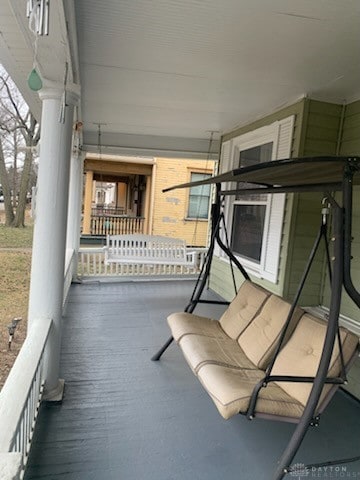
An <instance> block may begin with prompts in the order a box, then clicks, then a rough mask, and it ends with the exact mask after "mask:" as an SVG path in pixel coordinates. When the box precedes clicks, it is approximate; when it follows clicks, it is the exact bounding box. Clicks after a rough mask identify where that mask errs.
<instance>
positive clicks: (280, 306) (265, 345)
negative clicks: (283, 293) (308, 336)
mask: <svg viewBox="0 0 360 480" xmlns="http://www.w3.org/2000/svg"><path fill="white" fill-rule="evenodd" d="M290 308H291V305H290V303H288V302H286V301H285V300H283V299H282V298H280V297H278V296H277V295H271V297H270V298H269V299H268V300H267V301H266V303H265V304H264V306H263V308H262V309H261V311H260V313H259V314H258V315H257V316H256V317H255V318H254V320H253V321H252V322H251V323H250V324H249V326H248V327H247V328H246V330H245V331H244V332H243V333H242V334H241V335H240V337H239V338H238V343H239V345H240V347H241V348H242V349H243V351H244V352H245V354H246V355H247V357H248V358H249V359H250V360H251V361H252V362H253V363H254V364H255V365H256V366H257V367H259V368H260V369H262V370H264V369H265V368H266V366H267V364H268V362H269V360H270V359H271V357H272V355H273V353H274V351H275V348H276V345H277V341H278V339H279V336H280V333H281V331H282V328H283V326H284V325H285V323H286V320H287V316H288V313H289V311H290ZM303 313H304V311H303V310H301V308H297V309H296V310H295V312H294V315H293V317H292V321H291V323H290V325H289V328H288V330H287V336H286V338H288V337H289V336H290V335H291V333H292V332H293V330H294V327H295V325H296V323H297V322H298V320H299V318H300V317H301V315H302V314H303Z"/></svg>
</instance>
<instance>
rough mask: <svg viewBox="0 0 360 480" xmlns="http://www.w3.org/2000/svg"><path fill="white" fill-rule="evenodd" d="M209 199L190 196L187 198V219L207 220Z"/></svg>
mask: <svg viewBox="0 0 360 480" xmlns="http://www.w3.org/2000/svg"><path fill="white" fill-rule="evenodd" d="M208 210H209V197H200V196H197V195H191V197H190V198H189V213H188V216H189V218H208Z"/></svg>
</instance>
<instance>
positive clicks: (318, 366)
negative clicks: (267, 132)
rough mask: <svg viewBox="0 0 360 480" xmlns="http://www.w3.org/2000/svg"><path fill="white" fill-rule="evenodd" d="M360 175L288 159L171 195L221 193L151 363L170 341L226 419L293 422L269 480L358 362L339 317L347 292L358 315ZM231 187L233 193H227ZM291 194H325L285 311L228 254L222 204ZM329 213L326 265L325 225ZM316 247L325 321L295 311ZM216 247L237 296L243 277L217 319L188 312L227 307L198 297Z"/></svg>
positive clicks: (354, 341) (333, 161)
mask: <svg viewBox="0 0 360 480" xmlns="http://www.w3.org/2000/svg"><path fill="white" fill-rule="evenodd" d="M359 171H360V157H312V158H297V159H284V160H277V161H272V162H266V163H261V164H258V165H255V166H250V167H244V168H239V169H235V170H231V171H229V172H227V173H223V174H220V175H217V176H215V177H212V178H210V179H207V180H203V181H199V182H193V183H187V184H181V185H177V186H174V187H171V188H169V189H167V190H172V189H175V188H186V187H191V186H197V185H206V184H216V189H217V194H216V202H215V203H214V205H213V207H212V236H211V242H210V245H209V251H208V255H207V257H206V260H205V262H204V265H203V268H202V270H201V272H200V275H199V277H198V280H197V282H196V285H195V288H194V290H193V293H192V295H191V298H190V302H189V303H188V305H187V306H186V308H185V310H184V312H182V313H174V314H172V315H170V316H169V317H168V323H169V326H170V328H171V331H172V337H170V339H169V340H168V341H167V342H166V343H165V344H164V346H163V347H162V348H161V349H160V350H159V351H158V352H157V353H156V354H155V355H154V356H153V357H152V360H154V361H157V360H159V359H160V357H161V356H162V354H163V353H164V352H165V350H166V349H167V348H168V347H169V345H170V344H171V343H172V341H173V340H174V339H175V340H176V342H177V343H178V344H179V346H180V348H181V350H182V352H183V354H184V356H185V359H186V360H187V362H188V363H189V365H190V367H191V368H192V370H193V371H194V373H195V375H197V377H198V378H199V380H200V382H201V384H202V385H203V387H204V388H205V390H206V391H207V392H208V394H209V395H210V397H211V398H212V400H213V401H214V403H215V405H216V407H217V408H218V410H219V412H220V414H221V415H222V416H223V417H224V418H229V417H231V416H232V415H234V414H237V413H241V414H244V415H246V416H247V418H248V419H249V420H251V419H253V418H254V417H262V418H268V419H272V420H282V421H290V422H293V423H297V426H296V428H295V431H294V433H293V435H292V437H291V439H290V441H289V444H288V445H287V447H286V449H285V451H284V453H283V455H282V457H281V458H280V460H279V462H278V466H277V468H276V471H275V473H274V476H273V480H280V479H282V478H283V477H284V476H285V475H286V473H288V472H291V462H292V461H293V459H294V457H295V455H296V452H297V451H298V449H299V447H300V445H301V442H302V440H303V439H304V437H305V434H306V432H307V430H308V428H309V427H310V426H311V425H318V423H319V418H320V415H321V413H322V412H323V410H324V409H325V408H326V406H327V404H328V403H329V401H330V399H331V398H332V396H333V395H334V393H335V391H336V390H337V388H339V386H341V385H343V384H345V383H346V381H347V380H346V373H347V371H348V369H349V368H350V366H351V364H352V362H353V361H354V360H355V358H356V357H357V355H358V351H359V339H358V337H357V336H356V335H354V334H353V333H351V332H349V331H348V330H347V329H345V328H344V327H340V326H339V321H338V319H339V314H340V302H341V294H342V288H343V287H344V288H345V290H346V292H347V293H348V295H349V296H350V298H351V299H352V300H353V301H354V302H355V304H356V305H357V306H358V307H359V308H360V293H359V291H358V290H357V289H356V288H355V286H354V284H353V281H352V278H351V269H350V267H351V241H352V238H351V227H352V197H353V185H354V184H360V175H357V173H358V172H359ZM235 182H236V184H237V185H238V187H239V185H241V184H245V185H244V187H243V188H236V189H231V185H232V184H234V183H235ZM249 183H250V184H251V185H249ZM222 184H225V187H224V188H222ZM229 184H230V188H229V187H228V188H226V185H229ZM293 192H294V193H295V192H322V193H323V194H324V200H323V205H322V207H321V222H320V227H319V232H318V235H317V237H316V239H315V242H314V245H313V248H312V250H311V252H310V255H309V259H308V262H307V264H306V266H305V269H304V272H303V275H302V278H301V281H300V284H299V286H298V289H297V292H296V295H295V297H294V300H293V302H292V304H289V303H288V302H286V301H285V300H283V299H282V298H280V297H278V296H276V295H274V294H271V292H268V291H266V290H265V289H264V288H262V287H260V286H258V285H256V284H255V283H253V282H252V281H251V280H250V277H249V275H248V274H247V272H246V270H245V268H244V267H243V266H242V265H241V263H240V262H239V260H238V258H237V257H236V256H235V255H234V254H233V252H232V251H231V249H230V246H229V239H228V234H227V231H226V225H225V220H224V213H223V209H222V204H223V199H224V197H225V196H228V195H249V194H259V193H272V194H276V193H293ZM336 192H340V195H341V198H342V204H340V203H339V201H338V200H337V198H336V197H335V194H336ZM330 211H331V213H332V238H331V241H332V243H333V252H332V255H333V257H332V258H330V248H329V243H328V226H327V225H328V217H329V215H330ZM222 230H223V232H224V233H223V234H221V231H222ZM321 242H323V243H324V246H325V255H326V263H327V267H328V275H329V280H330V283H331V300H330V309H329V314H328V318H327V321H326V320H324V319H320V318H318V317H315V316H314V315H312V314H311V313H309V312H306V311H304V310H303V309H301V308H300V307H298V302H299V298H300V295H301V292H302V290H303V288H304V285H305V281H306V278H307V277H308V274H309V271H310V268H311V265H312V263H313V260H314V258H315V255H316V252H317V251H318V248H319V246H320V244H321ZM216 244H218V246H219V247H220V249H221V250H222V251H223V252H224V253H225V254H226V255H227V256H228V257H229V260H230V266H231V272H232V278H233V283H234V287H235V289H236V282H235V274H234V266H235V267H236V268H237V269H239V270H240V272H241V274H242V275H243V277H244V280H245V281H244V283H243V284H242V285H241V287H240V289H239V291H238V292H237V294H236V296H235V298H234V300H233V301H232V302H231V303H230V305H229V306H228V308H227V310H226V311H225V313H224V314H223V316H222V317H221V318H220V320H219V321H216V320H212V319H209V318H206V317H200V316H197V315H194V314H193V312H194V310H195V308H196V306H197V305H198V304H201V303H212V304H229V302H221V301H209V300H204V299H202V294H203V291H204V289H205V286H206V284H207V281H208V278H209V274H210V270H211V263H212V258H213V254H214V248H215V245H216ZM358 459H360V457H356V459H346V460H347V461H354V460H358ZM341 462H342V461H336V462H327V463H326V464H327V465H330V464H337V463H341ZM319 465H320V464H319ZM321 465H325V464H321Z"/></svg>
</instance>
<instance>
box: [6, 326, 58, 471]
mask: <svg viewBox="0 0 360 480" xmlns="http://www.w3.org/2000/svg"><path fill="white" fill-rule="evenodd" d="M51 324H52V320H51V319H46V320H42V321H41V322H39V323H38V324H37V325H34V326H33V328H32V329H31V330H30V332H29V334H28V336H27V337H26V340H25V342H24V344H23V346H22V348H21V350H20V352H19V355H18V356H17V359H16V361H15V363H14V365H13V367H12V369H11V371H10V374H9V376H8V378H7V380H6V382H5V385H4V386H3V388H2V390H1V392H0V425H1V430H0V478H1V479H2V480H8V479H12V478H14V479H17V478H22V472H23V471H24V468H25V465H26V462H27V459H28V455H29V451H30V444H31V440H32V436H33V432H34V428H35V423H36V418H37V415H38V411H39V406H40V402H41V398H42V394H43V390H44V372H43V354H44V349H45V345H46V341H47V338H48V335H49V332H50V328H51ZM14 453H16V454H17V455H14Z"/></svg>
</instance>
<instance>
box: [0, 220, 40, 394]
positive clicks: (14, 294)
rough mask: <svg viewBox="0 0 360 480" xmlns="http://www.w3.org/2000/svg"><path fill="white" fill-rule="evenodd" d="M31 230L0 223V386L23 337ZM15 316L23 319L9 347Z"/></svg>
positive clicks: (25, 324)
mask: <svg viewBox="0 0 360 480" xmlns="http://www.w3.org/2000/svg"><path fill="white" fill-rule="evenodd" d="M32 233H33V227H32V226H29V227H25V228H9V227H5V226H4V225H0V266H1V267H0V271H1V275H0V388H1V387H2V385H3V384H4V382H5V380H6V378H7V375H8V373H9V371H10V369H11V367H12V365H13V363H14V361H15V359H16V356H17V354H18V352H19V350H20V348H21V345H22V344H23V341H24V339H25V336H26V329H27V309H28V301H29V284H30V267H31V244H32ZM14 317H22V321H21V322H20V323H19V325H18V327H17V329H16V332H15V335H14V338H13V341H12V344H11V350H9V348H8V340H9V334H8V328H7V326H8V325H9V324H10V323H11V320H12V319H13V318H14Z"/></svg>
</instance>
